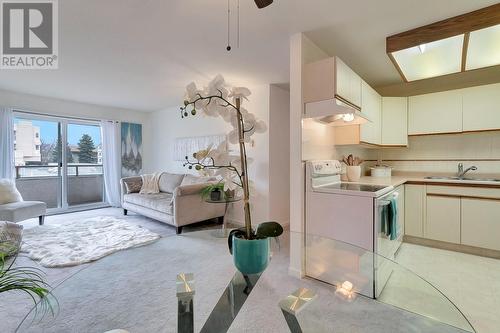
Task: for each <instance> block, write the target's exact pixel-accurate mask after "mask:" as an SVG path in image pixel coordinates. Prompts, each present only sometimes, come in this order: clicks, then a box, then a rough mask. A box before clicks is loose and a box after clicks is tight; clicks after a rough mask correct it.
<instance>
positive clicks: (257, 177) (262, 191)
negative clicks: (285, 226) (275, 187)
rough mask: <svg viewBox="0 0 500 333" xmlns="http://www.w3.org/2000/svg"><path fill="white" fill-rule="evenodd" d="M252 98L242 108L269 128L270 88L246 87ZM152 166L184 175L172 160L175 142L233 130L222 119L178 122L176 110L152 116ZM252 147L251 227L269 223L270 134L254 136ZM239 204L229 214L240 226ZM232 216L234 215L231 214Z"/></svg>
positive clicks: (167, 110)
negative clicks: (176, 139)
mask: <svg viewBox="0 0 500 333" xmlns="http://www.w3.org/2000/svg"><path fill="white" fill-rule="evenodd" d="M248 88H249V89H250V90H251V91H252V95H251V96H250V97H249V101H244V102H243V106H244V107H245V108H247V109H248V110H249V111H250V112H252V113H254V114H255V115H256V116H257V117H258V118H260V119H262V120H264V121H265V122H266V123H267V124H268V125H269V102H270V97H269V92H270V88H269V85H259V86H253V87H252V86H249V87H248ZM150 127H151V134H152V137H151V143H152V145H151V151H152V156H151V157H152V159H151V162H152V164H151V166H152V170H154V171H169V172H174V173H186V172H187V169H186V168H184V167H183V166H182V162H180V161H174V160H173V147H174V140H175V138H179V137H193V136H204V135H214V134H227V133H229V131H230V130H231V129H232V128H231V126H230V125H229V124H228V123H226V122H225V121H224V120H223V119H222V118H213V117H206V116H203V115H201V114H198V115H196V116H189V117H188V118H184V119H181V114H180V111H179V107H172V108H167V109H165V110H160V111H156V112H153V113H151V117H150ZM252 138H253V140H254V145H253V146H252V145H248V146H247V154H248V157H250V158H252V160H253V161H252V162H251V163H250V164H249V175H250V180H251V181H252V182H253V187H254V188H253V189H252V192H251V207H252V208H251V210H252V221H253V223H254V224H257V223H259V222H264V221H267V220H268V219H269V131H267V132H266V133H263V134H259V133H257V134H255V135H254V136H253V137H252ZM242 210H243V209H242V206H241V204H235V205H234V207H233V208H232V209H231V211H230V214H229V215H230V218H231V219H232V220H233V222H236V223H243V214H242ZM233 212H234V213H233Z"/></svg>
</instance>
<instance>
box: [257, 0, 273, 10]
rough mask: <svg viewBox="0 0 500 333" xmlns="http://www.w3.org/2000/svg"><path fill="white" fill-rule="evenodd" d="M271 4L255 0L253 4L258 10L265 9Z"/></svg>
mask: <svg viewBox="0 0 500 333" xmlns="http://www.w3.org/2000/svg"><path fill="white" fill-rule="evenodd" d="M272 3H273V0H255V4H256V5H257V7H258V8H259V9H262V8H265V7H267V6H269V5H270V4H272Z"/></svg>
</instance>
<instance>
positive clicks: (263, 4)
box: [226, 0, 273, 52]
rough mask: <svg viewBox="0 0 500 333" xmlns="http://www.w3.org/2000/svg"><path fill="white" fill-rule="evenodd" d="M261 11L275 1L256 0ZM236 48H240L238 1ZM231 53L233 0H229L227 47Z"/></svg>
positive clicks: (237, 8)
mask: <svg viewBox="0 0 500 333" xmlns="http://www.w3.org/2000/svg"><path fill="white" fill-rule="evenodd" d="M254 1H255V4H256V5H257V7H258V8H259V9H262V8H265V7H267V6H269V5H271V4H272V3H273V0H254ZM236 29H237V30H236V46H237V47H238V48H239V47H240V0H237V7H236ZM226 50H227V51H228V52H229V51H231V50H232V47H231V0H227V46H226Z"/></svg>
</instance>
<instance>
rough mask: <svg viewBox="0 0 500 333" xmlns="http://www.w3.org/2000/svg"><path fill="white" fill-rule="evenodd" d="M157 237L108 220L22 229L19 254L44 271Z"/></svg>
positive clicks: (102, 255)
mask: <svg viewBox="0 0 500 333" xmlns="http://www.w3.org/2000/svg"><path fill="white" fill-rule="evenodd" d="M159 238H160V236H159V235H158V234H155V233H153V232H151V231H149V230H147V229H145V228H143V227H140V226H137V225H134V224H130V223H128V222H126V221H124V220H121V219H117V218H115V217H111V216H103V217H94V218H89V219H85V220H76V221H68V222H67V223H64V224H54V225H43V226H36V227H34V228H29V229H25V230H24V232H23V244H22V247H21V252H24V253H27V255H28V257H30V258H31V259H33V260H36V261H39V262H40V265H42V266H44V267H67V266H76V265H80V264H84V263H88V262H91V261H94V260H98V259H100V258H102V257H105V256H107V255H109V254H111V253H114V252H117V251H120V250H124V249H128V248H132V247H137V246H142V245H146V244H149V243H152V242H154V241H156V240H157V239H159Z"/></svg>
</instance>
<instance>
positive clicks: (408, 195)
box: [404, 185, 425, 237]
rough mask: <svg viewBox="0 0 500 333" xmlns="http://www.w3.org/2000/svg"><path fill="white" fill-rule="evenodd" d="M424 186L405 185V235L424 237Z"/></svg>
mask: <svg viewBox="0 0 500 333" xmlns="http://www.w3.org/2000/svg"><path fill="white" fill-rule="evenodd" d="M424 196H425V186H424V185H405V198H404V199H405V200H404V201H405V205H404V212H405V213H404V218H405V220H404V226H405V227H404V228H405V235H408V236H414V237H424V211H425V206H424Z"/></svg>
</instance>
